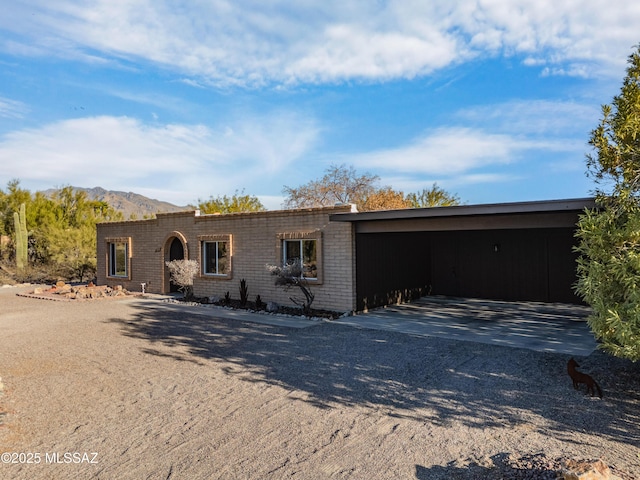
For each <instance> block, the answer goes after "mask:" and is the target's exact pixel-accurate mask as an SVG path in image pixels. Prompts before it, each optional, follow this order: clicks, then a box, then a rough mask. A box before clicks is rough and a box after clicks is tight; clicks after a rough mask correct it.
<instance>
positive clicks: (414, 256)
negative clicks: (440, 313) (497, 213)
mask: <svg viewBox="0 0 640 480" xmlns="http://www.w3.org/2000/svg"><path fill="white" fill-rule="evenodd" d="M573 232H574V229H573V228H540V229H504V230H471V231H435V232H396V233H362V234H358V235H357V238H356V249H357V263H356V275H357V283H356V285H357V298H358V304H357V308H358V309H359V310H363V309H367V308H372V307H375V306H380V305H385V304H390V303H395V302H397V301H406V300H409V299H411V298H414V297H416V296H421V295H425V294H428V293H431V294H433V295H449V296H459V297H472V298H487V299H495V300H535V301H543V302H565V303H580V300H579V299H578V298H577V297H576V296H575V295H574V293H573V290H572V284H573V283H574V281H575V278H576V277H575V267H576V265H575V260H576V255H575V254H574V253H573V252H572V247H573V245H574V238H573Z"/></svg>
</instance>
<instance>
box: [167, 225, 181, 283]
mask: <svg viewBox="0 0 640 480" xmlns="http://www.w3.org/2000/svg"><path fill="white" fill-rule="evenodd" d="M173 260H184V246H183V245H182V242H181V241H180V239H179V238H178V237H175V238H174V239H173V241H172V242H171V246H170V247H169V261H173ZM177 291H178V285H176V284H175V283H173V281H170V282H169V292H171V293H173V292H177Z"/></svg>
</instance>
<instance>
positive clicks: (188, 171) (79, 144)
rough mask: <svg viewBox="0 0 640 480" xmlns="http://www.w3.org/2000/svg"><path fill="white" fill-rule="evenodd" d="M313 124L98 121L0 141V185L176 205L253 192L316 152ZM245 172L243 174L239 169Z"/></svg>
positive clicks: (274, 119)
mask: <svg viewBox="0 0 640 480" xmlns="http://www.w3.org/2000/svg"><path fill="white" fill-rule="evenodd" d="M317 134H318V130H317V128H316V126H315V123H314V121H313V120H312V119H307V118H303V117H301V116H300V115H297V114H295V113H290V112H275V113H272V114H269V115H263V116H260V117H252V118H250V119H248V120H238V121H236V122H231V123H229V124H227V125H220V126H217V127H205V126H203V125H178V124H172V125H160V126H158V125H148V124H145V123H143V122H141V121H139V120H137V119H133V118H127V117H109V116H101V117H92V118H83V119H73V120H66V121H61V122H56V123H53V124H49V125H47V126H44V127H42V128H38V129H29V130H21V131H14V132H12V133H9V134H7V135H5V136H4V137H3V138H0V177H5V178H19V179H21V180H28V181H29V183H30V184H37V185H39V187H38V188H47V187H49V186H54V185H62V184H65V185H66V184H72V185H77V186H96V185H99V186H103V187H105V188H113V189H117V190H122V189H128V188H131V189H135V190H136V191H140V192H148V191H150V190H147V189H146V187H147V186H149V185H151V184H155V185H159V187H154V190H153V191H154V192H155V193H156V194H158V192H160V191H161V192H162V195H157V196H162V198H163V199H167V200H168V201H175V202H177V203H182V204H184V203H188V202H193V201H195V200H196V199H197V198H198V197H208V196H209V195H218V194H225V193H233V192H234V191H235V189H237V188H238V187H240V186H243V185H246V186H247V187H248V188H251V189H252V193H253V192H258V191H259V185H260V184H261V182H262V181H263V179H264V178H265V177H266V176H268V175H281V174H282V172H283V170H284V169H285V168H286V167H287V166H288V165H289V164H291V163H292V162H294V161H296V160H298V159H300V158H301V157H302V156H304V155H305V153H306V152H307V151H308V150H309V149H310V148H311V147H312V146H313V144H314V142H315V141H316V137H317ZM239 166H242V168H241V169H240V168H238V167H239Z"/></svg>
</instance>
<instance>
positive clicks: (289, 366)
mask: <svg viewBox="0 0 640 480" xmlns="http://www.w3.org/2000/svg"><path fill="white" fill-rule="evenodd" d="M15 291H16V290H15V289H0V310H1V313H0V331H1V332H2V335H1V336H0V377H1V378H2V380H1V382H0V383H1V384H4V391H3V392H2V393H0V424H1V425H0V452H2V453H3V454H4V455H3V460H6V459H7V458H9V457H7V456H6V454H7V453H9V452H17V453H24V454H25V455H23V456H22V457H19V456H17V455H13V456H12V459H15V460H16V461H17V462H21V461H26V460H28V459H29V458H28V457H29V456H30V458H31V460H32V461H33V462H39V463H31V464H20V463H3V464H2V465H0V478H8V479H34V478H35V479H49V478H51V479H58V478H64V479H75V478H77V479H85V478H102V479H116V478H118V479H129V478H130V479H143V478H148V479H200V478H202V479H205V478H220V479H279V478H301V479H323V478H350V479H372V478H376V479H475V478H489V479H492V478H495V479H499V478H507V479H509V478H513V479H524V478H555V475H554V474H553V471H552V470H553V468H555V467H556V466H557V462H558V459H560V458H561V457H562V458H566V457H569V458H575V459H588V458H602V459H603V460H604V461H605V462H606V463H607V464H608V465H609V466H611V467H612V468H613V470H614V473H616V474H617V475H619V476H621V477H622V478H625V479H632V478H640V428H639V427H638V425H639V423H640V375H638V374H639V373H640V365H633V364H631V363H630V362H626V361H621V360H618V359H613V358H611V357H608V356H605V355H604V354H602V353H599V352H597V353H594V354H592V355H591V356H589V357H587V358H580V359H579V360H580V363H581V366H582V367H583V368H582V369H583V370H584V371H587V372H589V373H591V374H592V375H593V376H594V377H595V378H596V379H597V380H598V381H599V383H600V384H601V386H602V387H603V389H604V391H605V398H604V399H603V400H600V399H598V398H591V397H588V396H586V395H585V394H584V393H583V392H577V391H575V390H573V388H572V386H571V382H570V379H569V377H568V376H567V374H566V362H567V360H568V357H567V356H565V355H556V354H548V353H538V352H533V351H529V350H522V349H514V348H507V347H498V346H491V345H483V344H477V343H469V342H457V341H453V340H442V339H431V338H416V337H411V336H409V335H404V334H398V333H391V332H380V331H370V330H358V329H353V328H350V327H346V326H341V325H335V324H331V323H322V324H319V325H317V326H313V327H310V328H306V329H289V328H283V327H274V326H269V325H258V324H250V323H241V322H237V321H231V320H222V319H211V318H203V317H201V316H197V315H190V314H189V307H185V309H184V312H182V313H175V312H167V311H164V312H163V311H158V310H154V309H153V308H152V304H151V303H150V304H149V306H148V308H140V307H134V306H132V304H130V303H129V302H127V301H122V300H96V301H87V302H78V303H72V302H53V301H43V300H35V299H29V298H23V297H17V296H15ZM65 453H66V454H67V456H66V457H65ZM94 453H95V455H94ZM36 454H37V455H36ZM74 454H75V455H74ZM66 462H68V463H66Z"/></svg>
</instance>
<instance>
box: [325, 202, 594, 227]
mask: <svg viewBox="0 0 640 480" xmlns="http://www.w3.org/2000/svg"><path fill="white" fill-rule="evenodd" d="M595 207H596V202H595V199H594V198H571V199H565V200H541V201H533V202H513V203H487V204H479V205H458V206H454V207H429V208H406V209H401V210H378V211H373V212H358V213H336V214H333V215H330V219H331V221H333V222H359V221H370V220H410V219H418V218H436V217H465V216H475V215H505V214H511V215H513V214H528V213H551V212H581V211H583V210H584V209H585V208H595Z"/></svg>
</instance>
